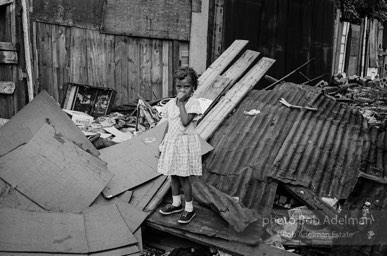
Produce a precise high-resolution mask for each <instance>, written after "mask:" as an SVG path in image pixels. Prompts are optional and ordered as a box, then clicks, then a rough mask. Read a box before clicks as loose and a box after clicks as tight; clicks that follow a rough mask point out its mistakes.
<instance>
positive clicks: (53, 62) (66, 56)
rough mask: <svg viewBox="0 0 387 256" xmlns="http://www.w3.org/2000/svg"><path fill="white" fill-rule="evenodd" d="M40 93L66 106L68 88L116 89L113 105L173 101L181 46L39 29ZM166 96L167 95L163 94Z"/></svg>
mask: <svg viewBox="0 0 387 256" xmlns="http://www.w3.org/2000/svg"><path fill="white" fill-rule="evenodd" d="M36 32H37V35H36V38H37V40H36V45H37V52H38V58H37V59H38V67H39V90H41V89H45V90H47V91H48V92H49V94H50V95H52V96H53V97H54V98H55V99H56V100H57V101H58V102H60V103H63V102H64V100H65V99H64V98H65V96H66V89H67V83H69V82H70V83H76V84H87V85H92V86H97V87H106V88H112V89H114V90H116V91H117V94H116V97H115V104H114V105H122V104H128V103H129V102H133V101H135V100H137V98H138V96H137V95H138V93H140V94H141V96H143V97H144V98H145V99H146V100H155V99H159V98H162V97H167V96H172V93H173V79H172V74H173V71H174V70H175V69H176V68H177V65H178V62H176V61H174V59H176V58H177V59H178V58H179V51H180V50H179V49H180V45H184V44H188V43H186V42H181V43H179V42H177V43H176V45H177V48H176V51H173V48H172V44H173V43H172V41H170V40H160V39H149V38H138V37H128V36H115V35H107V34H101V33H99V32H98V31H95V30H87V29H82V28H76V27H65V26H60V25H52V24H46V23H39V22H37V23H36ZM163 92H164V93H163Z"/></svg>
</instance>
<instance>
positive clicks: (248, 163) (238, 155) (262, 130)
mask: <svg viewBox="0 0 387 256" xmlns="http://www.w3.org/2000/svg"><path fill="white" fill-rule="evenodd" d="M288 87H289V88H287V87H286V86H285V87H281V89H280V90H275V91H251V92H250V93H249V94H248V96H247V97H246V98H245V99H244V100H243V101H242V103H241V104H240V105H239V106H238V108H237V109H236V110H235V112H234V113H233V114H232V116H230V117H229V118H227V119H226V120H225V121H224V122H223V124H222V126H221V127H220V128H219V129H218V130H217V131H216V133H215V135H214V136H213V138H212V139H211V140H210V144H211V145H212V146H213V147H214V148H215V150H214V151H212V152H211V153H210V154H209V155H207V156H206V158H205V159H204V162H203V163H204V164H203V168H204V175H203V179H205V180H206V181H207V182H209V183H210V184H212V185H214V186H215V187H216V188H218V189H220V190H221V191H223V192H225V193H227V194H229V195H231V196H234V197H239V198H240V200H241V201H242V202H243V203H244V204H245V205H246V206H247V207H249V208H253V209H257V210H258V211H259V212H261V213H262V214H263V215H264V216H267V215H268V214H270V212H271V208H272V204H273V200H274V196H275V192H276V189H277V182H276V181H274V180H271V179H269V180H268V179H267V175H268V171H269V170H270V168H271V166H272V164H273V162H274V159H275V157H276V155H277V154H278V152H279V151H280V149H281V145H282V143H283V141H284V140H285V139H286V136H287V134H288V133H289V132H290V130H291V128H292V124H293V123H294V122H295V120H296V118H297V116H298V115H299V111H298V110H291V109H288V108H286V107H284V106H283V105H282V104H280V103H278V100H279V99H280V98H286V99H287V100H288V101H290V102H298V103H301V104H306V103H307V102H308V101H309V100H310V99H311V97H312V96H314V95H316V94H317V93H316V92H310V91H309V92H308V91H306V90H303V89H302V88H300V87H297V86H293V85H292V86H288ZM282 88H283V89H282ZM290 89H291V90H290ZM252 108H255V109H258V110H260V111H261V114H259V115H257V116H248V115H245V114H244V113H243V112H244V111H248V110H250V109H252Z"/></svg>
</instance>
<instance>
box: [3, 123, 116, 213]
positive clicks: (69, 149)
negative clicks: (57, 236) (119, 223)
mask: <svg viewBox="0 0 387 256" xmlns="http://www.w3.org/2000/svg"><path fill="white" fill-rule="evenodd" d="M55 132H56V131H55V130H54V128H53V127H52V126H50V125H47V124H44V125H43V126H42V128H41V129H40V130H39V131H38V132H37V133H36V135H35V136H34V137H33V138H32V139H31V140H30V141H29V142H28V143H27V144H26V145H23V146H20V147H18V148H17V149H15V150H13V151H11V152H10V153H8V154H6V155H5V156H3V157H0V177H1V178H3V179H4V180H5V181H7V182H8V183H9V184H11V185H12V186H16V189H17V190H18V191H19V192H21V193H23V194H24V195H26V196H27V197H28V198H30V199H31V200H33V201H34V202H35V203H37V204H39V205H40V206H41V207H43V208H45V209H47V210H57V211H59V210H69V211H77V210H82V209H84V208H86V207H88V206H89V205H90V204H91V203H92V202H93V201H94V200H95V198H96V197H97V196H98V195H99V194H100V193H101V191H102V190H103V189H104V187H105V186H106V184H107V183H108V181H109V180H110V179H111V177H112V174H111V173H109V172H108V171H107V169H106V163H104V162H103V161H102V160H101V159H99V158H98V157H95V156H93V155H91V154H89V153H87V152H86V151H84V150H83V149H81V148H80V147H78V146H77V145H75V144H74V143H73V142H72V141H69V140H68V139H66V138H65V137H62V136H61V135H60V134H58V133H55Z"/></svg>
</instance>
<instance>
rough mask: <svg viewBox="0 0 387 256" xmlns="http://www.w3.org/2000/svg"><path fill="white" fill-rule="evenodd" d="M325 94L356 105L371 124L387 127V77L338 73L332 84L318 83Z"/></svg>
mask: <svg viewBox="0 0 387 256" xmlns="http://www.w3.org/2000/svg"><path fill="white" fill-rule="evenodd" d="M317 86H319V87H321V88H322V90H323V92H324V93H325V95H327V96H328V97H330V98H332V99H334V100H336V101H338V102H343V103H346V104H348V105H351V106H354V107H355V108H357V109H358V111H360V113H362V115H363V116H364V117H365V118H366V119H367V120H368V124H369V125H370V126H376V127H387V78H386V77H384V78H381V79H380V78H375V79H373V80H372V79H371V78H370V77H358V76H349V77H347V76H346V74H345V73H339V74H336V75H335V76H334V77H333V79H332V84H328V83H327V82H325V81H321V82H320V83H318V84H317Z"/></svg>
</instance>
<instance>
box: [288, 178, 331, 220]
mask: <svg viewBox="0 0 387 256" xmlns="http://www.w3.org/2000/svg"><path fill="white" fill-rule="evenodd" d="M285 189H286V190H287V191H289V192H290V193H291V194H292V195H293V196H294V197H296V198H297V199H298V200H300V201H301V202H302V203H304V204H305V205H306V206H308V207H309V208H310V209H313V210H315V211H314V213H315V214H317V215H318V216H319V217H322V218H325V216H328V217H329V218H330V219H333V218H336V217H337V216H338V214H339V212H338V211H336V210H335V209H334V208H333V207H331V206H329V205H328V204H327V203H325V202H324V201H323V200H322V199H320V198H319V197H318V196H317V195H316V194H315V193H314V192H312V191H311V190H310V189H307V188H305V187H302V186H291V185H286V184H285Z"/></svg>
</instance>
